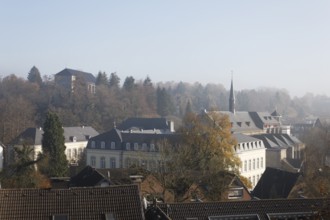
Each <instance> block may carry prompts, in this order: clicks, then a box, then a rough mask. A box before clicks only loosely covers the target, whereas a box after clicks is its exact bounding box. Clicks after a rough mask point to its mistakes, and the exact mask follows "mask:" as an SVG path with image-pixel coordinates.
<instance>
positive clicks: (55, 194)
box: [0, 185, 144, 220]
mask: <svg viewBox="0 0 330 220" xmlns="http://www.w3.org/2000/svg"><path fill="white" fill-rule="evenodd" d="M0 201H1V207H0V218H1V219H33V220H39V219H40V220H44V219H50V217H51V216H52V215H54V214H67V215H68V216H69V219H71V220H75V219H76V220H85V219H86V220H87V219H88V220H101V219H104V214H106V213H112V214H113V216H114V217H115V218H116V219H117V220H138V219H144V217H143V213H142V206H141V201H140V197H139V191H138V187H137V186H136V185H125V186H111V187H98V188H71V189H58V190H57V189H56V190H49V189H8V190H7V189H5V190H0Z"/></svg>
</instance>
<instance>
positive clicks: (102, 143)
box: [101, 141, 105, 149]
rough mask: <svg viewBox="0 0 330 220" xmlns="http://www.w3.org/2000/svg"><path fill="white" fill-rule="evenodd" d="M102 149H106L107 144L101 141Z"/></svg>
mask: <svg viewBox="0 0 330 220" xmlns="http://www.w3.org/2000/svg"><path fill="white" fill-rule="evenodd" d="M101 148H102V149H104V148H105V142H104V141H101Z"/></svg>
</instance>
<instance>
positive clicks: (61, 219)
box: [52, 214, 69, 220]
mask: <svg viewBox="0 0 330 220" xmlns="http://www.w3.org/2000/svg"><path fill="white" fill-rule="evenodd" d="M68 219H69V218H68V215H65V214H59V215H53V216H52V220H68Z"/></svg>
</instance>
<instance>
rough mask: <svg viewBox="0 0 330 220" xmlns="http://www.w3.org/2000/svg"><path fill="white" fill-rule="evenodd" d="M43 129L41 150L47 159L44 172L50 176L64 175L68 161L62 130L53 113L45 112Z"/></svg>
mask: <svg viewBox="0 0 330 220" xmlns="http://www.w3.org/2000/svg"><path fill="white" fill-rule="evenodd" d="M43 129H44V133H43V135H42V150H43V153H44V155H45V157H46V158H47V159H48V166H47V167H45V171H46V174H47V175H48V176H50V177H61V176H65V175H66V174H67V171H68V161H67V159H66V155H65V145H64V143H65V139H64V135H63V133H64V130H63V128H62V124H61V122H60V120H59V118H58V116H57V115H56V114H55V113H51V112H48V113H47V116H46V120H45V123H44V127H43Z"/></svg>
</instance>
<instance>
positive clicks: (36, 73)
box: [27, 66, 42, 85]
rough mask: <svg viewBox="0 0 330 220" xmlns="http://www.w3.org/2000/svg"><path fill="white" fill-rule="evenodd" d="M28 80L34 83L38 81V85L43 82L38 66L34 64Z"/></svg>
mask: <svg viewBox="0 0 330 220" xmlns="http://www.w3.org/2000/svg"><path fill="white" fill-rule="evenodd" d="M27 78H28V80H29V81H30V82H33V83H37V84H38V85H41V84H42V79H41V76H40V72H39V70H38V68H37V67H35V66H33V67H32V68H31V70H30V72H29V73H28V77H27Z"/></svg>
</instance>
